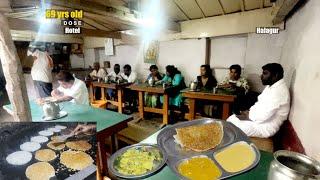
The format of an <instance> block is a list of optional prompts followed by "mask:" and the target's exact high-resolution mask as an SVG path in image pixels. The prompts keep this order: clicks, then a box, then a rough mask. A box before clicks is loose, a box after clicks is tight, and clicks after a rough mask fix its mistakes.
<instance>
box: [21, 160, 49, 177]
mask: <svg viewBox="0 0 320 180" xmlns="http://www.w3.org/2000/svg"><path fill="white" fill-rule="evenodd" d="M26 176H27V178H28V179H30V180H47V179H48V180H49V179H50V178H51V177H54V176H55V171H54V168H53V167H52V166H51V165H50V164H49V163H47V162H38V163H34V164H32V165H30V166H28V167H27V169H26Z"/></svg>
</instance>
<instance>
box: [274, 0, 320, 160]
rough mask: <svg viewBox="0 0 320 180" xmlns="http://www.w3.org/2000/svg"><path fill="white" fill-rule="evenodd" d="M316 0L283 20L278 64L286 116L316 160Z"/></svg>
mask: <svg viewBox="0 0 320 180" xmlns="http://www.w3.org/2000/svg"><path fill="white" fill-rule="evenodd" d="M319 17H320V1H319V0H309V1H308V2H307V3H306V4H305V6H304V7H303V8H301V9H300V10H299V11H298V12H296V13H295V14H294V15H293V17H292V18H291V19H289V20H288V22H287V30H286V33H287V39H286V42H285V44H284V46H283V51H282V56H281V61H280V62H281V64H283V65H284V69H285V72H287V76H286V78H285V79H286V82H287V84H289V85H290V91H291V96H292V102H291V104H292V105H291V111H290V115H289V119H290V120H291V122H292V124H293V126H294V129H295V130H296V132H297V134H298V136H299V138H300V140H301V141H302V144H303V146H304V148H305V150H306V153H307V154H308V155H310V156H313V157H315V158H317V159H318V160H319V161H320V143H319V137H320V131H319V127H320V120H319V106H318V104H319V102H320V95H319V92H320V46H319V42H320V21H319Z"/></svg>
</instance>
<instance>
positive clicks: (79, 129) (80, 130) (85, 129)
mask: <svg viewBox="0 0 320 180" xmlns="http://www.w3.org/2000/svg"><path fill="white" fill-rule="evenodd" d="M95 128H96V125H83V124H79V125H78V126H77V127H76V128H75V129H74V130H73V131H72V132H71V134H74V135H78V134H81V133H87V132H90V131H93V130H94V129H95Z"/></svg>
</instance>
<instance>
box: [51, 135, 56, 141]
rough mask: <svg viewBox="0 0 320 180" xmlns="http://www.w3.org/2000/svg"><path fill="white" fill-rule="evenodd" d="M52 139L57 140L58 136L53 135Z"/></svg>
mask: <svg viewBox="0 0 320 180" xmlns="http://www.w3.org/2000/svg"><path fill="white" fill-rule="evenodd" d="M50 139H51V140H52V141H57V140H58V136H51V138H50Z"/></svg>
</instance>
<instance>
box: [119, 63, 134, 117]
mask: <svg viewBox="0 0 320 180" xmlns="http://www.w3.org/2000/svg"><path fill="white" fill-rule="evenodd" d="M121 77H122V78H123V81H124V82H127V83H135V82H136V81H137V74H136V73H135V72H132V70H131V66H130V65H129V64H126V65H124V66H123V73H121ZM124 94H125V97H124V99H125V101H127V102H128V103H129V111H128V112H129V113H132V112H133V111H134V110H135V108H136V105H137V94H136V92H135V91H131V90H129V89H124Z"/></svg>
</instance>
